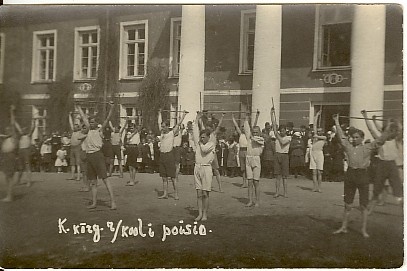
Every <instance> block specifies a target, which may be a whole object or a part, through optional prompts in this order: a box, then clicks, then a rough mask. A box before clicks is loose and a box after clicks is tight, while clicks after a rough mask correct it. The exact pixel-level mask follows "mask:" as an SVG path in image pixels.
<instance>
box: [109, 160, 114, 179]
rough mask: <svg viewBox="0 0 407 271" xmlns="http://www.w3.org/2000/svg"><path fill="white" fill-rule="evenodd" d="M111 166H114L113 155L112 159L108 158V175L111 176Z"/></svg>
mask: <svg viewBox="0 0 407 271" xmlns="http://www.w3.org/2000/svg"><path fill="white" fill-rule="evenodd" d="M113 167H114V157H113V159H110V165H109V176H112V172H113Z"/></svg>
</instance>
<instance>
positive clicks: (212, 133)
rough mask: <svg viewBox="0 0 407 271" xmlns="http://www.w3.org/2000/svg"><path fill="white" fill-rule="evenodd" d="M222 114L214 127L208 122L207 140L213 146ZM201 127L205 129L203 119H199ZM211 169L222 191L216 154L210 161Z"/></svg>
mask: <svg viewBox="0 0 407 271" xmlns="http://www.w3.org/2000/svg"><path fill="white" fill-rule="evenodd" d="M224 116H225V113H222V117H221V118H220V121H219V123H218V125H217V126H216V127H215V125H214V124H213V123H210V125H209V124H208V129H207V130H209V133H210V136H209V141H211V142H212V143H213V144H214V145H215V146H216V137H217V135H218V134H219V132H220V125H221V124H222V121H223V118H224ZM201 128H202V130H205V126H204V123H203V121H201ZM212 170H213V173H214V174H215V177H216V180H217V182H218V186H219V192H220V193H223V190H222V184H221V181H220V173H219V162H218V157H217V156H216V155H215V157H214V159H213V161H212Z"/></svg>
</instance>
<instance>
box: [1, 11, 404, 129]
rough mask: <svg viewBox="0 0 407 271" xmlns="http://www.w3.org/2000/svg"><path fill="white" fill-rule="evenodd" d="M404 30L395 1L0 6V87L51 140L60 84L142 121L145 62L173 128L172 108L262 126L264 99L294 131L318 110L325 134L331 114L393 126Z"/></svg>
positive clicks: (266, 114)
mask: <svg viewBox="0 0 407 271" xmlns="http://www.w3.org/2000/svg"><path fill="white" fill-rule="evenodd" d="M402 23H403V12H402V8H401V7H400V6H398V5H354V4H349V5H344V4H342V5H339V4H336V5H326V4H322V5H316V4H296V5H133V6H128V5H120V6H42V7H39V6H3V7H2V8H1V9H0V50H1V51H0V84H1V87H2V89H3V90H7V91H18V92H19V93H20V94H21V97H22V102H21V104H22V105H21V108H22V109H21V110H20V112H19V114H20V116H19V117H20V119H22V122H25V123H29V121H30V120H31V118H32V117H35V118H38V117H39V118H38V119H37V120H36V121H37V122H38V123H37V124H38V126H39V127H40V129H41V130H40V131H39V133H44V132H50V131H47V118H46V116H47V108H46V101H47V99H49V95H50V91H53V88H50V85H52V84H55V83H58V82H59V83H60V84H59V85H61V84H62V85H63V82H69V86H71V87H72V90H73V91H74V97H73V98H74V99H75V100H77V101H83V100H85V101H86V99H87V97H88V96H89V93H91V92H92V90H94V88H100V89H103V93H104V94H105V97H106V98H107V99H109V98H110V97H111V96H116V98H117V99H118V101H119V103H120V108H119V109H118V110H119V114H120V116H122V117H123V116H133V117H134V119H135V121H139V122H141V121H142V112H141V110H140V109H139V108H137V106H136V101H137V97H138V90H139V89H140V87H141V84H142V81H143V78H144V77H145V75H146V72H147V64H148V63H152V64H153V65H157V64H160V65H162V66H163V67H165V69H167V71H168V87H169V89H170V94H169V96H170V103H171V106H170V108H168V109H170V110H172V111H173V112H171V115H170V117H171V120H172V122H175V120H176V114H177V111H178V110H180V109H181V110H184V109H185V110H188V111H189V112H195V111H197V110H202V109H204V110H208V111H209V112H212V113H213V114H214V115H215V116H218V117H219V116H220V114H221V113H222V112H225V113H226V114H227V115H226V117H225V126H227V127H232V122H231V114H232V113H233V114H235V116H236V118H238V119H242V118H243V117H244V114H245V112H246V111H251V112H255V111H257V110H259V111H260V112H261V114H260V118H259V122H258V124H259V125H260V126H261V127H263V126H264V123H265V122H267V121H270V108H271V106H272V101H273V102H274V106H275V108H276V110H277V115H278V118H279V122H280V123H286V122H293V123H294V125H295V127H299V126H300V125H306V126H307V125H308V124H312V122H313V116H314V114H315V112H316V111H318V110H320V109H322V121H321V123H320V125H321V126H323V127H324V128H325V129H329V127H330V126H331V125H332V124H333V122H332V119H331V115H332V114H334V113H340V114H341V115H344V116H352V117H361V114H360V110H362V109H366V110H374V111H377V113H375V114H376V115H380V116H383V117H384V118H386V117H394V118H402V115H403V106H402V104H403V85H402V83H403V81H402V79H403V64H402V49H403V32H402ZM101 67H103V69H101ZM102 73H103V80H101V83H98V84H95V82H96V81H97V78H98V77H101V76H102ZM99 81H100V80H99ZM83 107H84V109H85V111H86V112H88V113H92V111H93V110H94V107H93V106H92V103H88V104H87V105H86V106H83ZM194 115H195V114H193V113H192V114H189V115H188V117H187V119H188V120H189V119H191V118H193V117H194ZM253 116H254V114H253ZM42 117H43V118H42ZM343 121H344V122H348V123H349V121H350V125H353V126H356V127H360V128H363V129H364V130H366V128H365V125H364V122H363V120H360V119H357V118H351V119H346V118H345V119H343Z"/></svg>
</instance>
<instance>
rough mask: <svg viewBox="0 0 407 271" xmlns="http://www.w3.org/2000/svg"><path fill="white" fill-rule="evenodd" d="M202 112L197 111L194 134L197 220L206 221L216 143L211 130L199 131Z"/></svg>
mask: <svg viewBox="0 0 407 271" xmlns="http://www.w3.org/2000/svg"><path fill="white" fill-rule="evenodd" d="M201 117H202V113H201V112H197V114H196V120H195V125H194V128H193V136H194V143H195V168H194V178H195V188H196V196H197V203H198V216H197V217H196V218H195V221H200V220H201V221H206V220H207V219H208V208H209V192H211V187H212V161H213V159H214V158H215V144H213V142H211V141H210V140H209V137H210V132H209V131H208V130H202V131H201V132H199V127H198V123H199V121H200V120H201Z"/></svg>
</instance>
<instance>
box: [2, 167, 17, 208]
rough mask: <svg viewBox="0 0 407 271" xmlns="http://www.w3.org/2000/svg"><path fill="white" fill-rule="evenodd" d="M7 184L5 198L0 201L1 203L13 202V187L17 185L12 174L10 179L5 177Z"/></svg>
mask: <svg viewBox="0 0 407 271" xmlns="http://www.w3.org/2000/svg"><path fill="white" fill-rule="evenodd" d="M6 182H7V196H6V197H5V198H4V199H2V201H3V202H11V201H13V187H14V185H16V183H17V179H16V178H14V174H13V176H11V177H6Z"/></svg>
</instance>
